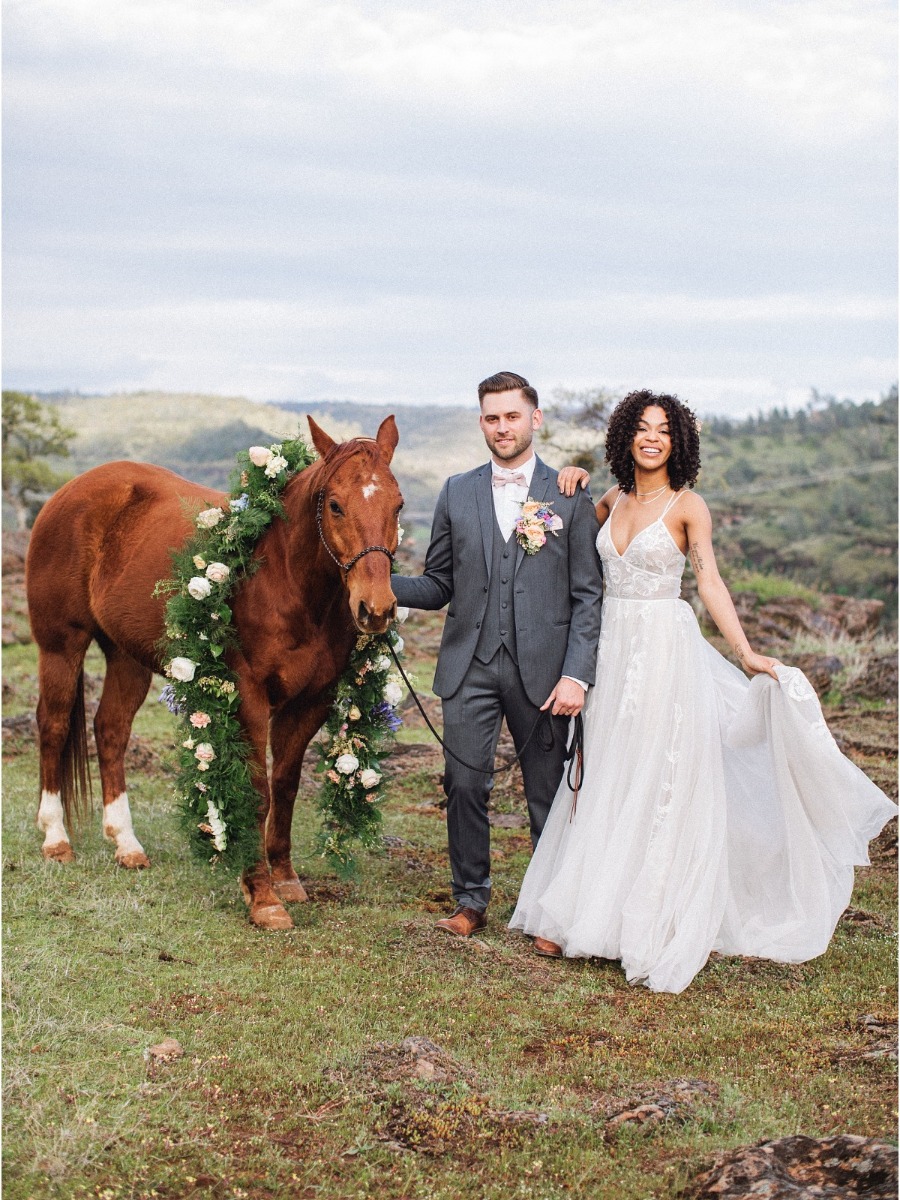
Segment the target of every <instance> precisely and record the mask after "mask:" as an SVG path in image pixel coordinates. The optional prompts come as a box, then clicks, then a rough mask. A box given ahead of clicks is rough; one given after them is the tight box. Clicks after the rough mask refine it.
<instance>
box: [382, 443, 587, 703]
mask: <svg viewBox="0 0 900 1200" xmlns="http://www.w3.org/2000/svg"><path fill="white" fill-rule="evenodd" d="M556 477H557V473H556V471H554V470H553V469H552V468H551V467H548V466H547V464H546V463H543V462H541V460H540V459H538V460H537V462H536V463H535V468H534V476H533V477H532V481H531V489H530V491H529V498H530V499H533V500H547V501H552V502H553V511H554V512H555V513H557V514H558V515H559V516H560V517H562V521H563V527H562V529H561V530H559V533H558V535H557V536H556V537H554V536H553V534H552V533H550V534H548V535H547V542H546V544H545V545H544V546H542V547H541V548H540V550H538V552H537V553H536V554H526V553H525V551H524V550H523V549H522V548H521V547H519V546H517V547H516V575H515V581H516V582H515V617H516V646H517V649H518V658H519V674H520V675H521V676H522V682H523V683H524V685H525V691H526V692H527V694H528V698H529V700H531V702H532V703H533V704H537V705H541V704H543V703H544V701H545V700H546V699H547V697H548V696H549V695H550V692H551V691H552V690H553V688H554V687H555V686H556V684H557V683H558V682H559V679H560V676H562V675H572V676H574V677H575V678H576V679H581V680H583V681H584V682H585V683H593V682H594V671H595V666H596V659H597V640H598V638H599V635H600V601H601V596H602V591H603V589H602V582H601V573H600V560H599V558H598V556H597V551H596V547H595V541H596V538H597V530H598V528H599V526H598V524H597V517H596V514H595V512H594V506H593V504H592V502H591V499H590V497H589V496H588V494H587V493H586V492H583V491H582V490H581V489H580V488H579V489H578V491H577V492H576V494H575V495H574V496H572V497H567V496H563V495H561V493H560V492H559V491H558V490H557V487H556ZM495 526H496V518H495V516H494V500H493V493H492V488H491V465H490V463H485V464H484V466H482V467H477V468H476V469H475V470H474V471H467V472H466V473H465V474H463V475H453V476H451V478H450V479H448V480H447V482H446V483H445V484H444V486H443V488H442V489H441V494H440V496H439V497H438V501H437V505H436V506H435V510H434V523H433V525H432V528H431V544H430V545H429V547H428V554H427V556H426V559H425V571H424V574H422V575H417V576H404V575H395V576H393V578H392V579H391V586H392V587H393V589H394V595H395V596H396V597H397V601H398V603H399V604H401V605H406V606H408V607H410V608H430V609H437V608H443V606H444V605H445V604H448V603H449V605H450V608H449V609H448V611H447V620H446V623H445V625H444V635H443V639H442V641H441V650H440V655H439V657H438V665H437V672H436V674H435V677H434V690H435V692H437V694H438V695H439V696H452V695H453V694H454V692H456V690H457V688H459V686H460V684H461V683H462V682H463V679H464V677H465V674H466V671H467V670H468V668H469V664H470V663H471V661H472V657H473V655H474V653H475V646H476V644H477V642H478V637H479V632H480V630H481V622H482V620H483V618H484V613H485V608H486V606H487V595H488V580H489V572H490V569H491V546H492V540H493V536H494V528H495Z"/></svg>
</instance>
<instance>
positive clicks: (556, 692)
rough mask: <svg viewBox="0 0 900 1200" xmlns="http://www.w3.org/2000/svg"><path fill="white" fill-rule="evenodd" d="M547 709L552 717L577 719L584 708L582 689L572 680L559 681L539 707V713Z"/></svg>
mask: <svg viewBox="0 0 900 1200" xmlns="http://www.w3.org/2000/svg"><path fill="white" fill-rule="evenodd" d="M551 705H552V706H553V707H552V708H551V707H550V706H551ZM548 708H549V709H550V711H551V712H552V713H553V715H554V717H577V716H578V714H579V713H580V712H581V710H582V708H584V688H583V687H582V686H581V684H580V683H576V682H575V680H574V679H568V678H563V679H561V680H560V681H559V683H558V684H557V685H556V687H555V688H554V689H553V691H552V692H551V693H550V695H549V696H548V697H547V699H546V700H545V701H544V703H543V704H542V705H541V712H544V711H545V710H546V709H548Z"/></svg>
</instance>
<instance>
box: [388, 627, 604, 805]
mask: <svg viewBox="0 0 900 1200" xmlns="http://www.w3.org/2000/svg"><path fill="white" fill-rule="evenodd" d="M390 651H391V657H392V658H393V660H394V662H395V664H396V666H397V670H398V671H399V672H400V675H401V677H402V679H403V682H404V683H405V684H406V686H407V687H408V688H409V694H410V695H411V696H412V698H413V700H415V702H416V708H418V710H419V712H420V713H421V714H422V716H423V718H424V720H425V724H426V725H427V726H428V728H429V729H430V730H431V732H432V734H433V735H434V737H435V739H436V740H437V742H438V743H439V744H440V745H441V746H442V747H443V749H444V751H445V752H446V753H447V754H449V755H450V757H451V758H453V759H455V760H456V761H457V762H458V763H459V765H460V766H461V767H465V768H466V770H467V771H476V772H477V773H478V774H479V775H495V774H496V768H495V767H490V768H487V769H485V768H484V767H473V766H472V764H471V763H467V762H466V761H465V760H464V759H462V758H460V757H459V755H458V754H457V753H455V751H453V750H451V749H450V747H449V746H448V745H447V743H446V742H445V741H444V739H443V738H442V737H441V735H440V734H439V733H438V731H437V730H436V729H435V727H434V726H433V725H432V723H431V719H430V717H429V716H428V713H427V712H426V711H425V709H424V708H423V707H422V701H421V700H420V699H419V697H418V695H417V694H416V689H415V688H414V687H413V685H412V684H411V683H410V681H409V676H408V675H407V674H406V672H405V671H404V670H403V664H402V663H401V662H400V659H399V658H398V657H397V652H396V650H395V649H394V647H393V646H391V647H390ZM542 724H546V725H547V727H548V728H547V732H548V735H549V736H547V737H545V738H544V741H543V743H542V749H544V750H550V749H552V747H553V744H554V742H555V740H556V739H555V737H554V734H553V725H552V723H551V721H550V713H549V712H542V713H538V717H537V720H536V721H535V723H534V725H532V727H531V732H530V733H529V735H528V737H527V738H526V739H525V744H524V745H523V746H522V748H521V750H519V751H518V752H517V753H516V754H515V755H514V757H513V758H512V759H511V760H510V762H509V763H508V764H507V766H508V767H511V766H512V765H513V763H516V762H521V760H522V755H523V754H524V753H525V751H526V750H527V749H528V746H529V744H530V743H531V739H532V738H533V737H534V735H535V734H536V733H537V731H538V728H539V727H540V726H541V725H542ZM573 753H577V755H578V769H577V771H576V779H577V781H578V782H577V787H580V786H581V779H582V775H583V772H584V726H583V723H582V720H581V713H578V715H577V716H576V717H575V727H574V729H573V730H572V741H571V742H570V744H569V746H568V747H567V748H566V757H565V761H566V762H568V761H569V759H570V758H571V757H572V754H573ZM572 765H573V764H570V765H569V773H568V775H567V776H566V783H567V784H568V786H569V787H570V788H571V786H572V785H571V783H570V782H569V780H570V778H571V771H572ZM504 770H506V768H504ZM576 799H577V790H576ZM573 812H574V808H573Z"/></svg>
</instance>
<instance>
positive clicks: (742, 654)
mask: <svg viewBox="0 0 900 1200" xmlns="http://www.w3.org/2000/svg"><path fill="white" fill-rule="evenodd" d="M734 652H735V654H736V655H737V658H738V662H741V663H742V662H743V661H744V659H745V658H746V657H747V651H746V650H745V649H744V647H743V646H742V645H741V644H740V643H739V642H738V643H736V644H735V647H734Z"/></svg>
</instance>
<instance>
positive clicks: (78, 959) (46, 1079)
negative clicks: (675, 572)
mask: <svg viewBox="0 0 900 1200" xmlns="http://www.w3.org/2000/svg"><path fill="white" fill-rule="evenodd" d="M5 665H6V674H7V681H8V688H9V692H10V694H9V695H8V697H7V698H8V701H9V708H8V711H9V712H18V711H23V710H24V708H25V707H27V703H28V702H29V700H30V697H31V695H32V692H33V676H34V652H33V649H32V648H31V647H21V648H19V647H17V648H14V650H13V651H11V652H10V653H8V654H7V656H6V664H5ZM89 669H90V670H96V669H97V664H96V662H95V663H94V664H93V666H91V667H89ZM425 673H426V672H425V671H424V669H423V671H422V674H423V676H424V674H425ZM156 693H157V689H155V688H154V689H153V691H152V692H151V696H150V698H149V699H148V701H147V703H146V704H145V706H144V708H143V710H142V712H141V714H140V715H139V720H138V724H137V726H136V729H137V732H138V733H139V735H140V736H141V738H143V739H146V741H147V743H148V744H149V745H150V746H151V747H152V748H153V749H154V750H156V751H158V752H160V753H161V754H163V757H162V758H161V759H159V760H157V759H153V760H152V761H151V763H150V766H149V767H148V768H147V769H146V770H145V771H144V772H143V773H142V774H139V775H134V774H133V775H132V778H131V779H130V786H129V793H130V795H131V798H132V808H133V812H134V816H135V825H136V829H137V833H138V836H139V837H140V838H141V840H142V842H143V844H144V846H145V848H146V849H147V851H148V853H149V855H150V858H151V860H152V862H153V867H152V869H151V870H150V871H147V872H142V873H127V872H124V871H122V870H119V869H117V868H116V867H115V866H114V864H113V853H112V848H111V846H110V845H109V844H108V843H105V842H104V841H103V839H102V837H101V835H100V830H99V819H98V818H96V817H95V819H94V821H93V822H92V823H91V824H90V825H89V826H88V827H86V828H84V829H82V830H80V831H79V832H78V834H77V836H76V839H75V848H76V852H77V854H78V860H77V862H76V863H74V864H72V865H70V866H66V867H61V866H59V865H57V864H53V863H45V862H43V861H42V860H41V857H40V850H39V847H40V835H39V834H38V832H37V830H36V829H35V828H34V815H35V808H36V790H37V784H36V756H35V753H34V751H33V748H31V747H24V748H22V747H19V749H20V750H21V752H20V753H18V754H16V755H14V756H12V757H8V758H7V760H6V763H5V771H4V784H5V787H4V801H5V802H4V827H3V828H4V842H3V869H4V873H3V879H4V884H5V887H4V903H5V923H4V957H3V966H4V994H5V1002H6V1015H5V1027H4V1034H5V1040H4V1050H5V1061H4V1066H5V1087H6V1104H5V1110H4V1112H5V1118H4V1119H5V1136H4V1139H3V1153H4V1160H5V1168H4V1195H5V1197H7V1200H25V1198H26V1197H28V1198H31V1197H33V1198H35V1200H38V1198H42V1197H60V1198H66V1200H68V1198H70V1197H98V1198H101V1200H120V1198H122V1200H124V1198H144V1197H152V1196H156V1197H169V1198H171V1197H190V1196H196V1197H216V1198H218V1197H253V1198H260V1200H261V1198H270V1197H271V1198H275V1197H282V1196H299V1197H310V1198H312V1197H321V1198H325V1200H344V1198H346V1197H351V1196H378V1197H387V1198H396V1200H400V1198H401V1197H402V1198H404V1200H412V1198H413V1197H415V1198H422V1200H424V1198H426V1197H432V1198H435V1200H438V1198H440V1200H450V1198H455V1197H472V1196H477V1197H484V1198H485V1200H487V1198H491V1200H493V1198H496V1200H500V1198H503V1200H505V1198H508V1197H535V1198H540V1200H553V1198H557V1197H563V1196H590V1197H596V1198H599V1200H607V1198H608V1200H613V1198H615V1200H644V1198H646V1197H669V1196H673V1195H674V1194H675V1193H676V1191H677V1190H678V1188H679V1187H680V1186H681V1185H682V1184H683V1183H684V1182H685V1181H686V1179H687V1178H688V1176H689V1175H690V1173H691V1172H692V1171H693V1170H695V1169H697V1168H698V1167H699V1165H700V1164H701V1163H703V1162H704V1161H708V1159H709V1158H710V1157H711V1156H712V1155H713V1154H714V1153H715V1152H717V1151H719V1150H721V1149H724V1148H726V1147H730V1146H736V1145H742V1144H746V1143H749V1142H753V1141H755V1140H759V1139H762V1138H768V1137H777V1136H783V1135H787V1134H792V1133H797V1132H803V1133H807V1134H811V1135H824V1134H827V1133H832V1132H851V1133H857V1134H865V1135H871V1136H881V1137H888V1138H890V1137H892V1136H893V1131H894V1128H895V1125H894V1116H893V1110H894V1100H895V1080H894V1070H893V1065H892V1064H891V1063H890V1062H889V1061H888V1060H885V1059H863V1058H861V1057H860V1056H859V1055H860V1052H861V1051H862V1050H863V1049H864V1048H865V1044H866V1043H865V1038H864V1035H863V1034H862V1032H861V1031H860V1029H859V1027H858V1026H857V1025H856V1024H855V1019H856V1018H857V1017H858V1016H859V1015H861V1014H865V1013H875V1014H878V1015H882V1016H889V1015H890V1014H891V1013H892V1012H893V1011H894V1004H895V989H894V964H895V951H896V946H895V941H894V937H893V934H892V932H891V931H892V929H893V927H894V907H895V894H896V893H895V887H894V878H893V874H892V872H891V871H889V870H888V869H887V868H886V867H885V866H883V865H882V866H876V867H873V868H871V869H867V870H862V871H860V872H859V873H858V882H857V888H856V892H855V894H854V899H853V905H854V907H855V908H856V909H861V910H865V912H867V913H870V914H872V919H871V920H870V921H862V922H859V921H858V922H852V923H851V922H845V923H842V925H841V926H839V929H838V932H837V934H836V937H835V939H834V942H833V944H832V946H831V948H830V949H829V951H828V953H827V954H826V955H825V956H824V957H823V958H821V959H818V960H816V961H814V962H810V963H807V964H803V965H800V966H786V965H779V964H774V963H767V962H758V961H744V960H737V959H716V960H714V961H712V962H711V963H710V965H709V966H708V967H707V968H706V969H705V970H704V971H703V972H701V974H700V975H699V976H698V978H697V979H696V980H695V982H694V983H693V984H692V986H691V987H690V988H689V989H688V990H687V991H686V992H685V993H683V994H682V995H680V996H666V995H653V994H650V993H648V992H646V991H644V990H643V989H632V988H630V987H628V985H627V984H626V983H625V980H624V978H623V975H622V973H621V970H620V969H619V968H618V966H617V965H616V964H613V963H605V962H597V961H590V962H583V961H576V962H565V963H560V962H554V961H548V960H544V959H539V958H536V957H535V956H534V955H533V953H532V952H531V950H530V943H529V942H528V941H527V940H526V939H524V938H522V937H520V936H518V935H514V934H512V933H510V932H509V931H507V930H506V928H505V921H506V920H507V919H508V917H509V915H510V913H511V911H512V906H513V903H514V900H515V896H516V891H517V888H518V885H519V882H520V880H521V877H522V874H523V872H524V869H525V866H526V862H527V854H528V842H527V838H526V837H525V836H524V835H523V831H522V830H516V829H499V828H498V829H495V830H494V831H493V847H494V851H495V862H494V867H495V871H494V879H495V900H494V903H493V905H492V913H491V917H492V919H491V924H490V925H489V927H488V929H487V930H486V931H485V933H484V934H483V935H482V936H481V937H479V938H478V939H477V940H475V939H473V940H472V941H470V942H468V943H466V942H455V941H452V940H450V939H446V938H443V937H442V936H441V935H439V934H437V933H435V932H434V929H433V922H434V920H435V919H436V916H437V915H438V914H440V913H442V912H443V911H444V910H445V908H446V900H447V896H448V892H447V875H448V871H447V866H446V859H445V827H444V823H443V819H442V817H441V816H440V814H439V813H437V812H436V811H435V810H434V809H427V808H426V809H421V808H418V807H417V805H420V804H421V803H422V801H423V800H428V799H431V798H434V799H437V798H438V792H437V782H436V779H437V769H436V768H432V767H428V768H427V769H426V768H423V769H422V770H419V771H416V772H412V773H409V774H406V775H404V776H395V777H394V778H393V780H392V783H391V788H390V795H389V802H388V805H387V810H386V816H385V832H386V833H387V834H390V835H392V838H393V839H398V838H399V839H401V844H391V845H389V846H388V847H386V849H385V851H384V852H383V853H380V854H375V855H370V856H366V857H365V858H363V859H362V861H361V873H360V877H359V879H358V880H357V881H356V882H355V883H351V884H341V883H339V882H338V881H337V880H336V879H335V878H334V877H331V876H328V875H327V873H326V872H325V870H324V867H323V864H322V861H321V860H320V859H319V858H317V857H316V856H315V854H314V850H313V847H314V838H315V832H316V825H315V817H314V814H313V811H312V805H311V804H310V803H308V802H306V803H304V802H302V801H301V803H299V804H298V811H297V816H296V819H295V846H296V856H295V860H296V862H297V865H298V868H299V870H300V873H301V875H302V876H303V877H304V878H305V879H307V880H309V881H310V882H309V887H310V891H311V893H312V895H313V899H312V901H311V902H310V903H309V904H306V905H295V906H293V908H292V913H293V916H294V920H295V922H296V928H295V929H294V930H293V931H291V932H289V933H282V934H265V933H261V932H258V931H256V930H254V929H252V928H251V927H250V926H249V925H248V923H247V919H246V915H245V909H244V906H243V903H242V901H241V899H240V895H239V891H238V888H237V885H236V882H235V880H234V879H233V878H230V877H227V876H224V875H222V874H219V873H217V872H215V871H211V870H209V869H208V868H206V867H204V866H201V865H198V864H196V863H195V862H193V861H192V860H191V859H190V858H189V856H188V853H187V850H186V848H185V846H184V845H183V844H182V842H181V840H180V836H179V831H178V820H177V816H176V814H175V812H174V804H173V801H172V798H171V794H170V792H171V784H170V782H169V777H168V776H167V775H166V774H165V772H164V771H163V770H162V767H161V764H164V751H165V749H166V746H167V744H168V741H167V739H168V738H169V737H170V736H171V735H170V730H171V722H170V718H169V715H168V714H167V713H166V712H165V710H164V709H163V708H162V706H160V705H158V704H156V702H155V696H156ZM426 736H427V735H425V734H423V735H422V736H421V738H420V739H419V740H422V741H425V740H426ZM311 786H312V783H311V777H310V779H309V780H305V781H304V784H303V790H304V792H305V793H306V794H307V795H308V794H309V791H310V788H311ZM498 801H499V803H498V807H507V808H508V807H514V806H515V803H516V800H515V796H514V795H513V794H512V793H510V795H508V796H499V797H498ZM410 1035H419V1036H424V1037H428V1038H430V1039H431V1040H433V1041H434V1042H436V1043H438V1045H440V1046H441V1047H442V1048H443V1049H444V1050H445V1051H446V1052H447V1053H448V1054H449V1055H452V1056H453V1057H454V1058H455V1059H456V1060H457V1061H458V1062H459V1064H461V1067H462V1068H464V1069H465V1072H466V1073H467V1075H468V1078H469V1080H470V1082H468V1083H466V1082H465V1081H464V1078H463V1077H460V1078H459V1079H457V1080H456V1081H455V1082H450V1083H436V1082H429V1081H426V1080H413V1081H410V1080H393V1081H391V1080H388V1079H385V1078H384V1077H383V1074H380V1073H379V1070H378V1053H380V1052H377V1051H375V1049H374V1048H375V1047H376V1046H378V1045H379V1044H381V1043H396V1042H398V1041H400V1040H401V1039H403V1038H404V1037H407V1036H410ZM164 1037H174V1038H176V1039H177V1040H178V1041H179V1042H180V1043H181V1045H182V1047H183V1048H184V1055H183V1057H181V1058H180V1059H178V1060H176V1061H173V1062H170V1063H165V1064H153V1063H148V1062H147V1061H145V1057H144V1052H145V1050H146V1049H147V1048H148V1047H149V1046H151V1045H153V1044H155V1043H158V1042H160V1041H161V1040H162V1039H163V1038H164ZM373 1055H374V1057H373ZM677 1077H688V1078H698V1079H703V1080H707V1081H709V1082H710V1083H713V1084H715V1085H716V1086H717V1087H718V1089H719V1092H718V1097H717V1098H712V1099H710V1100H709V1101H708V1102H705V1103H704V1104H703V1105H702V1106H698V1107H697V1109H695V1110H693V1112H692V1114H691V1115H690V1117H689V1119H688V1120H687V1121H686V1123H684V1124H677V1123H667V1124H664V1125H663V1126H661V1127H658V1128H657V1129H656V1130H655V1131H653V1132H649V1133H646V1134H641V1133H639V1132H636V1131H634V1130H631V1129H624V1130H623V1131H622V1132H621V1133H620V1134H618V1135H617V1136H612V1137H607V1136H605V1131H604V1124H603V1118H602V1107H603V1104H604V1103H606V1102H607V1101H609V1100H610V1098H612V1099H616V1098H619V1099H621V1100H627V1099H628V1098H629V1097H630V1096H633V1095H635V1094H638V1093H639V1092H640V1091H641V1089H642V1088H644V1087H645V1086H646V1085H647V1084H648V1083H652V1082H654V1081H656V1082H663V1081H666V1080H671V1079H673V1078H677ZM508 1110H524V1111H529V1112H539V1113H543V1114H546V1116H547V1118H548V1120H547V1122H546V1124H542V1125H538V1126H533V1125H528V1124H526V1125H524V1126H522V1127H517V1128H516V1129H514V1130H513V1131H512V1132H510V1130H509V1129H508V1128H507V1127H506V1126H504V1125H503V1124H502V1121H501V1120H500V1118H499V1117H498V1114H502V1113H503V1112H506V1111H508ZM439 1121H444V1122H447V1121H450V1122H452V1121H458V1122H462V1124H461V1126H460V1127H461V1128H464V1129H465V1130H466V1137H465V1139H464V1140H463V1141H462V1143H461V1144H459V1145H457V1146H455V1147H453V1148H450V1149H442V1150H439V1152H435V1153H427V1152H424V1151H421V1152H417V1151H414V1150H409V1149H405V1150H404V1149H402V1148H398V1147H397V1146H396V1145H395V1144H392V1143H394V1142H395V1139H396V1136H397V1131H398V1130H404V1129H405V1130H407V1131H408V1130H409V1129H411V1128H415V1129H418V1130H420V1131H423V1130H424V1135H423V1136H425V1137H426V1139H427V1136H428V1135H429V1132H430V1131H433V1130H434V1129H436V1128H437V1127H438V1122H439Z"/></svg>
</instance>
